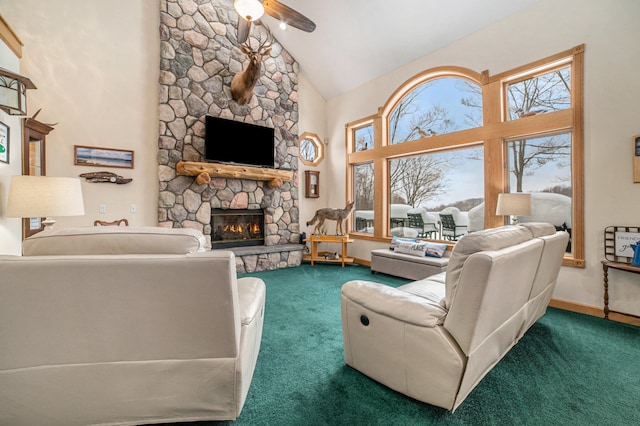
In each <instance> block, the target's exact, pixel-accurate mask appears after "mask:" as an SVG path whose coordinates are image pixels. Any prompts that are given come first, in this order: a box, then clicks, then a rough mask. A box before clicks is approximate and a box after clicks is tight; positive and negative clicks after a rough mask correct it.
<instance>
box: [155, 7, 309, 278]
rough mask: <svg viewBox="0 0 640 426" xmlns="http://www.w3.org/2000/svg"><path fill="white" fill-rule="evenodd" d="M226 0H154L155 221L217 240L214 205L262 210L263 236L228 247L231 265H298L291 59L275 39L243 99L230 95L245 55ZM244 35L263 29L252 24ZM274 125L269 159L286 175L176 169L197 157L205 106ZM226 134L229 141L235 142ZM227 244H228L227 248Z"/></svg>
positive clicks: (200, 156)
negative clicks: (205, 174)
mask: <svg viewBox="0 0 640 426" xmlns="http://www.w3.org/2000/svg"><path fill="white" fill-rule="evenodd" d="M232 8H233V2H232V1H229V0H211V1H206V2H205V1H200V0H161V2H160V44H161V45H160V86H159V98H160V105H159V117H160V127H159V133H160V136H159V140H158V148H159V153H158V163H159V172H158V175H159V185H160V199H159V204H158V223H159V225H160V226H165V227H171V228H194V229H198V230H200V231H202V233H203V234H204V235H205V236H207V239H208V241H209V243H210V244H211V245H212V247H213V248H214V249H216V248H217V247H216V244H215V241H214V238H215V237H214V235H215V232H216V230H215V227H216V225H215V224H212V222H211V220H212V216H211V213H212V211H215V209H222V210H225V211H229V210H260V211H261V212H263V215H264V221H263V228H262V232H263V238H262V239H263V240H264V244H262V245H257V246H247V247H238V248H231V250H233V251H234V252H235V253H236V265H237V270H238V273H244V272H253V271H260V270H267V269H276V268H282V267H288V266H297V265H299V264H300V262H301V260H302V248H303V246H302V245H301V244H299V242H300V241H299V240H300V224H299V204H298V202H299V201H298V200H299V198H298V148H297V143H296V142H297V138H298V102H297V99H298V93H297V88H298V75H297V71H298V64H297V63H296V62H295V60H294V59H293V58H292V57H291V56H290V55H289V54H288V53H287V52H286V51H285V50H284V49H283V48H282V46H280V45H279V44H278V42H277V40H276V41H274V43H273V46H272V49H271V53H270V55H268V56H267V57H265V58H263V66H262V76H261V77H260V80H259V81H258V83H257V85H256V87H255V90H254V96H253V97H252V99H251V101H250V102H249V103H248V104H246V105H238V104H237V103H236V102H234V101H233V100H232V98H231V92H230V85H231V80H232V78H233V76H234V75H235V73H237V72H239V71H241V70H242V69H243V64H245V63H246V61H247V60H248V59H247V57H246V55H245V54H244V53H242V51H241V50H240V49H239V47H238V43H237V39H236V35H235V34H236V28H237V19H238V18H237V15H236V14H235V12H233V11H232ZM252 27H253V29H252V30H251V34H250V36H251V37H258V36H259V35H260V34H262V35H264V34H263V33H264V32H266V31H268V30H267V29H266V28H265V27H263V26H261V25H255V26H252ZM206 115H213V116H217V117H223V118H227V119H231V120H237V121H244V122H248V123H255V124H259V125H263V126H268V127H273V128H274V130H275V153H274V154H275V165H276V168H280V169H286V170H290V171H291V172H292V173H293V178H292V179H291V180H290V181H286V182H282V185H280V186H274V185H269V184H268V182H267V181H261V180H254V179H252V178H249V177H247V176H248V175H242V174H239V175H238V176H237V177H233V178H231V177H214V176H212V177H211V179H210V180H208V181H202V180H198V179H196V178H195V177H193V176H186V175H183V174H180V173H179V172H178V171H177V165H178V163H181V162H202V161H204V137H205V116H206ZM232 138H233V135H230V141H229V143H233V139H232ZM225 249H227V248H225Z"/></svg>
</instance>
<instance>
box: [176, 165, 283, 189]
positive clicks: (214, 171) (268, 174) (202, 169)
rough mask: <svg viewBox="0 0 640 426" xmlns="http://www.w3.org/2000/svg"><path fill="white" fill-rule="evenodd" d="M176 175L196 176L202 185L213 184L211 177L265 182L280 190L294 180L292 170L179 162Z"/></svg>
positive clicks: (270, 186)
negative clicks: (285, 183)
mask: <svg viewBox="0 0 640 426" xmlns="http://www.w3.org/2000/svg"><path fill="white" fill-rule="evenodd" d="M176 173H177V174H179V175H183V176H196V182H197V183H198V184H200V185H205V184H208V183H209V182H211V177H224V178H234V179H250V180H263V181H268V183H267V185H268V186H269V188H279V187H280V186H282V183H283V182H289V181H290V180H291V179H293V171H291V170H280V169H268V168H262V167H251V166H234V165H230V164H218V163H198V162H191V161H180V162H178V164H176Z"/></svg>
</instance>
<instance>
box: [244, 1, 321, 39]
mask: <svg viewBox="0 0 640 426" xmlns="http://www.w3.org/2000/svg"><path fill="white" fill-rule="evenodd" d="M233 7H234V9H235V10H236V12H238V43H244V42H245V41H246V40H247V38H248V37H249V31H250V30H251V22H253V21H255V20H257V19H260V17H261V16H262V15H263V14H265V13H266V14H267V15H269V16H272V17H274V18H275V19H277V20H279V21H280V22H281V23H284V24H285V25H291V26H292V27H294V28H297V29H299V30H302V31H306V32H308V33H310V32H312V31H313V30H315V29H316V24H315V23H314V22H313V21H312V20H310V19H309V18H307V17H306V16H304V15H303V14H301V13H300V12H297V11H295V10H293V9H291V8H290V7H288V6H285V5H284V4H282V3H280V2H279V1H276V0H264V1H262V2H260V1H259V0H234V2H233Z"/></svg>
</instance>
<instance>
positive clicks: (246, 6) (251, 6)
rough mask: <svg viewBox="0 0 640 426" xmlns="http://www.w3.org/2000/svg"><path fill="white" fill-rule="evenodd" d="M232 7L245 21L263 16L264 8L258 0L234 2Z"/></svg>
mask: <svg viewBox="0 0 640 426" xmlns="http://www.w3.org/2000/svg"><path fill="white" fill-rule="evenodd" d="M233 7H234V8H235V10H236V12H238V15H240V16H242V17H243V18H244V19H246V20H247V21H255V20H256V19H260V17H261V16H262V15H263V14H264V6H263V5H262V3H260V2H259V1H258V0H235V1H234V2H233Z"/></svg>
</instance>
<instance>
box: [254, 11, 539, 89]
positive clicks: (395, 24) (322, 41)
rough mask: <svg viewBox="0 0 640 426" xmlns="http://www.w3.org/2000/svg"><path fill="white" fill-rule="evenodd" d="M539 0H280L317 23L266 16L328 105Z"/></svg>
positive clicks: (284, 45)
mask: <svg viewBox="0 0 640 426" xmlns="http://www.w3.org/2000/svg"><path fill="white" fill-rule="evenodd" d="M536 1H538V0H448V1H446V0H444V1H443V0H396V1H395V2H390V1H388V0H280V2H281V3H283V4H285V5H286V6H289V7H291V8H293V9H295V10H297V11H298V12H300V13H302V14H303V15H305V16H307V17H308V18H309V19H311V20H312V21H313V22H315V23H316V30H315V31H314V32H312V33H306V32H303V31H300V30H297V29H295V28H291V27H290V28H288V29H287V30H286V31H282V30H281V29H280V28H279V27H278V25H277V21H276V20H275V19H273V18H271V17H269V16H265V17H263V18H262V22H263V23H264V24H266V25H267V26H268V27H269V28H270V29H271V31H272V32H273V34H274V35H275V37H276V38H277V39H278V41H279V42H280V43H281V44H282V46H283V47H284V48H285V49H286V50H287V51H288V52H289V53H290V54H291V55H293V57H294V58H295V59H296V60H297V61H298V63H299V65H300V69H301V72H302V73H303V74H304V75H305V76H306V77H307V79H308V80H309V81H310V82H311V84H312V85H313V86H314V87H315V88H316V89H317V90H318V91H319V93H320V94H321V95H322V96H323V97H324V99H325V100H328V99H331V98H333V97H335V96H338V95H341V94H343V93H345V92H347V91H349V90H351V89H354V88H356V87H358V86H360V85H362V84H363V83H366V82H367V81H370V80H372V79H375V78H377V77H379V76H381V75H383V74H385V73H387V72H389V71H392V70H394V69H395V68H398V67H400V66H402V65H404V64H407V63H409V62H411V61H413V60H415V59H418V58H420V57H422V56H426V55H428V54H429V53H431V52H433V51H435V50H437V49H439V48H441V47H443V46H446V45H447V44H450V43H452V42H454V41H456V40H458V39H461V38H463V37H465V36H467V35H469V34H471V33H473V32H476V31H478V30H480V29H482V28H484V27H486V26H488V25H491V24H492V23H494V22H497V21H500V20H502V19H504V18H505V17H507V16H509V15H511V14H513V13H515V12H518V11H520V10H522V9H524V8H526V7H527V6H530V5H531V4H533V3H535V2H536Z"/></svg>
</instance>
